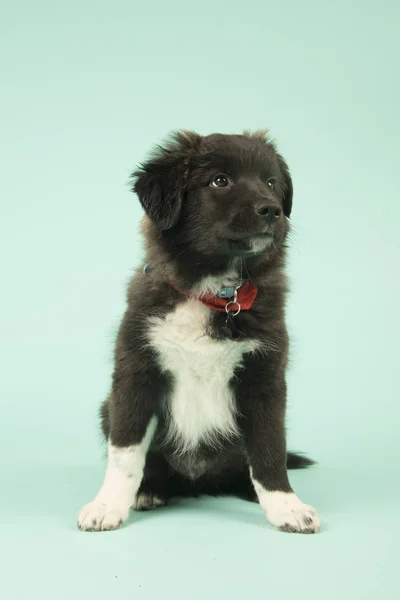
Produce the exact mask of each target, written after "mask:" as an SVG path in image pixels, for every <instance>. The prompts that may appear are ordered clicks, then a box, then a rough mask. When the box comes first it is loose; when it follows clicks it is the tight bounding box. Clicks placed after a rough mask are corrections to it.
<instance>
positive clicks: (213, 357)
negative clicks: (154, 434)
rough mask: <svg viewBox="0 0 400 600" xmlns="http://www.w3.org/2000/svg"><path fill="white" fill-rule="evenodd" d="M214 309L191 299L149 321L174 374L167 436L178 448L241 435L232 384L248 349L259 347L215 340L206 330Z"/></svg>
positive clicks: (163, 358) (157, 345) (166, 364)
mask: <svg viewBox="0 0 400 600" xmlns="http://www.w3.org/2000/svg"><path fill="white" fill-rule="evenodd" d="M211 310H212V309H209V308H207V307H206V306H205V305H204V304H202V303H201V302H199V301H198V300H196V299H193V298H190V299H189V300H187V301H185V302H183V303H182V304H179V305H178V306H177V307H176V309H175V310H174V311H173V312H171V313H169V314H167V316H166V317H165V318H164V319H161V318H158V317H154V318H151V319H150V330H149V335H150V340H151V346H152V348H154V349H155V350H156V351H157V352H158V354H159V356H160V361H161V365H162V367H163V369H164V370H165V371H167V372H169V373H171V374H172V376H173V378H174V387H173V392H172V397H171V399H170V402H169V406H168V410H169V412H170V427H169V431H168V438H169V439H170V440H173V441H174V443H175V444H176V446H177V451H180V452H188V451H191V450H193V449H194V448H195V447H196V446H197V445H198V444H199V442H200V441H207V442H208V443H213V442H215V441H216V439H217V437H218V436H223V437H230V436H234V435H236V434H237V426H236V419H235V412H236V405H235V401H234V398H233V395H232V392H231V389H230V387H229V382H230V380H231V379H232V377H233V375H234V370H235V369H236V368H237V367H239V366H240V364H241V361H242V358H243V355H244V353H245V352H251V351H254V350H256V348H257V345H258V344H257V342H255V341H242V342H234V341H232V340H215V339H213V338H211V337H210V336H209V335H208V334H207V322H208V319H209V317H210V313H211Z"/></svg>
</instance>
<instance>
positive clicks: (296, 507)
mask: <svg viewBox="0 0 400 600" xmlns="http://www.w3.org/2000/svg"><path fill="white" fill-rule="evenodd" d="M251 479H252V481H253V485H254V489H255V491H256V493H257V496H258V500H259V502H260V505H261V507H262V508H263V509H264V511H265V515H266V517H267V519H268V521H269V522H270V523H272V525H275V527H278V528H279V529H282V530H284V531H289V532H293V533H295V532H297V533H316V532H317V531H319V528H320V521H319V518H318V515H317V513H316V510H315V508H313V507H312V506H309V505H308V504H303V503H302V502H301V500H300V498H298V497H297V496H296V494H294V493H293V492H289V493H287V492H269V491H268V490H266V489H265V488H264V487H263V486H262V485H261V483H260V482H259V481H257V480H256V479H254V478H253V476H252V477H251Z"/></svg>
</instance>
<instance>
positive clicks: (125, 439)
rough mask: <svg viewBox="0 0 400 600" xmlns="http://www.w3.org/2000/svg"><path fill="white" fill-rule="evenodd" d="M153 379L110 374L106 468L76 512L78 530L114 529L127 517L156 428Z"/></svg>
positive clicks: (143, 375) (142, 373) (151, 375)
mask: <svg viewBox="0 0 400 600" xmlns="http://www.w3.org/2000/svg"><path fill="white" fill-rule="evenodd" d="M155 380H156V379H155V378H154V374H148V373H145V372H143V371H141V372H139V373H135V374H134V375H130V376H128V377H125V376H124V375H123V374H122V376H121V375H119V373H118V371H117V372H116V373H114V386H113V392H112V395H111V397H110V399H109V407H108V414H109V417H108V418H109V423H108V428H109V438H108V465H107V469H106V474H105V478H104V481H103V485H102V486H101V488H100V491H99V493H98V494H97V496H96V498H95V499H94V500H93V502H90V503H89V504H87V505H86V506H84V507H83V508H82V510H81V511H80V513H79V517H78V527H79V528H80V529H82V530H86V531H105V530H111V529H117V528H118V527H120V526H121V525H122V523H123V522H124V521H126V520H127V518H128V516H129V510H130V507H131V506H132V504H133V501H134V499H135V496H136V492H137V491H138V489H139V486H140V484H141V481H142V477H143V470H144V466H145V461H146V454H147V450H148V448H149V446H150V444H151V441H152V439H153V436H154V433H155V430H156V427H157V419H156V417H155V416H154V414H155V401H153V400H152V398H155V394H156V392H157V390H155V389H154V381H155Z"/></svg>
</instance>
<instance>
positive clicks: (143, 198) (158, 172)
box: [132, 132, 200, 231]
mask: <svg viewBox="0 0 400 600" xmlns="http://www.w3.org/2000/svg"><path fill="white" fill-rule="evenodd" d="M199 140H200V136H198V135H197V134H195V133H192V132H178V133H175V134H173V136H172V137H171V139H170V141H169V142H167V143H166V144H165V145H164V146H163V147H158V148H157V150H156V151H155V152H154V153H153V155H152V156H151V157H150V159H149V160H148V161H147V162H145V163H144V164H143V165H142V166H141V167H140V168H139V169H138V170H137V171H135V172H134V173H133V174H132V180H133V191H134V192H136V194H137V195H138V197H139V200H140V202H141V204H142V206H143V208H144V210H145V211H146V214H147V215H148V216H149V217H150V219H151V220H152V221H153V222H154V223H155V225H156V226H157V228H158V229H159V230H160V231H165V230H167V229H171V227H173V226H174V225H176V223H177V222H178V220H179V216H180V212H181V207H182V201H183V197H184V194H185V188H186V179H187V175H188V169H189V162H190V155H191V152H192V151H193V150H194V149H195V147H196V146H197V144H198V143H199Z"/></svg>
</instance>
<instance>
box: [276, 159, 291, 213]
mask: <svg viewBox="0 0 400 600" xmlns="http://www.w3.org/2000/svg"><path fill="white" fill-rule="evenodd" d="M278 161H279V167H280V170H281V173H282V176H283V199H282V208H283V212H284V214H285V216H286V217H290V213H291V212H292V204H293V182H292V177H291V175H290V171H289V167H288V166H287V163H286V161H285V160H284V158H283V157H282V156H281V155H280V154H278Z"/></svg>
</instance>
